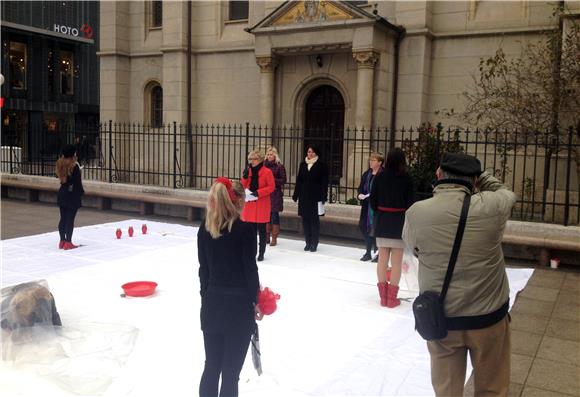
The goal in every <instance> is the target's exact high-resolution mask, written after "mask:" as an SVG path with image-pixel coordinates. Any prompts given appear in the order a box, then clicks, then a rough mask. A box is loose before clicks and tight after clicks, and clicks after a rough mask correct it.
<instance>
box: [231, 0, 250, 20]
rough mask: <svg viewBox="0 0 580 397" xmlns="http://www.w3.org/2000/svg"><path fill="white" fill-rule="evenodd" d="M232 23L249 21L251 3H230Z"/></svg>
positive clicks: (241, 1)
mask: <svg viewBox="0 0 580 397" xmlns="http://www.w3.org/2000/svg"><path fill="white" fill-rule="evenodd" d="M229 5H230V7H229V8H230V18H229V19H230V21H236V20H240V19H248V10H249V2H248V0H235V1H230V2H229Z"/></svg>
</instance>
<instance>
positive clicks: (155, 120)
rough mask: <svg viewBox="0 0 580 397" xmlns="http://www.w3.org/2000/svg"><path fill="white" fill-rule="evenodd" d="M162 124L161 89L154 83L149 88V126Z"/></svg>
mask: <svg viewBox="0 0 580 397" xmlns="http://www.w3.org/2000/svg"><path fill="white" fill-rule="evenodd" d="M162 125H163V89H162V88H161V87H160V86H158V85H156V86H154V87H153V88H152V89H151V126H152V127H156V128H157V127H161V126H162Z"/></svg>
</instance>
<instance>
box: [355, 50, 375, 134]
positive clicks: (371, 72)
mask: <svg viewBox="0 0 580 397" xmlns="http://www.w3.org/2000/svg"><path fill="white" fill-rule="evenodd" d="M352 56H353V57H354V59H355V60H356V62H357V66H358V69H357V87H356V113H355V125H356V128H363V127H364V129H365V130H368V129H370V128H371V127H372V126H371V123H372V115H373V91H374V87H373V82H374V76H375V64H376V63H377V61H378V60H379V54H378V53H377V52H375V51H373V50H365V51H354V52H353V54H352Z"/></svg>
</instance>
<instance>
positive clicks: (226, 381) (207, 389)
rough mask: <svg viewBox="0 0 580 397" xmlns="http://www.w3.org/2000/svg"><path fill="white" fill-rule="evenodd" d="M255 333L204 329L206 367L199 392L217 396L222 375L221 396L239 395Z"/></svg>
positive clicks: (203, 394) (202, 396)
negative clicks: (225, 332)
mask: <svg viewBox="0 0 580 397" xmlns="http://www.w3.org/2000/svg"><path fill="white" fill-rule="evenodd" d="M250 337H251V333H248V332H247V331H243V332H235V331H230V332H229V333H228V334H211V333H206V332H204V333H203V344H204V347H205V367H204V369H203V375H202V376H201V382H200V383H199V395H200V396H201V397H214V396H215V397H217V396H218V383H219V379H220V375H221V378H222V384H221V387H220V392H219V396H220V397H236V396H237V395H238V381H239V380H240V372H241V371H242V366H243V365H244V360H245V359H246V353H247V352H248V347H249V346H250Z"/></svg>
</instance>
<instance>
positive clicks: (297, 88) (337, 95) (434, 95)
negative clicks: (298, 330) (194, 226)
mask: <svg viewBox="0 0 580 397" xmlns="http://www.w3.org/2000/svg"><path fill="white" fill-rule="evenodd" d="M564 3H565V6H566V8H567V9H568V10H570V12H571V15H572V17H573V18H577V17H578V15H579V14H580V2H578V1H565V2H564ZM554 7H555V3H549V2H543V1H486V0H465V1H377V2H367V1H322V0H320V1H318V0H307V1H285V2H284V1H253V0H252V1H249V2H243V1H192V2H187V1H163V2H161V1H125V2H123V1H115V2H101V6H100V13H101V14H100V21H101V29H100V52H99V53H98V55H99V57H100V71H101V74H100V97H101V101H100V115H101V122H107V121H108V120H113V121H114V122H130V123H139V124H144V125H146V126H151V127H157V126H162V125H164V124H167V123H172V122H174V121H175V122H177V123H178V124H179V123H187V122H192V123H198V124H210V125H212V124H214V125H220V124H221V125H223V124H226V125H227V124H237V125H240V124H242V125H243V124H245V123H246V122H249V123H250V124H255V125H261V126H262V127H264V126H266V127H268V128H271V127H272V126H273V127H279V126H294V127H298V136H296V137H295V138H296V139H297V142H300V141H302V146H304V145H305V144H306V143H305V142H306V141H307V140H306V135H305V134H304V135H300V131H307V130H308V129H312V128H321V129H323V130H326V131H329V130H335V131H344V130H346V129H347V128H348V127H350V128H352V127H356V128H357V129H361V128H364V129H365V131H366V134H367V135H368V134H369V133H368V131H369V129H371V130H375V129H377V128H379V127H380V128H383V129H384V128H388V129H389V130H391V131H392V130H400V129H401V128H403V127H410V126H415V127H416V126H418V125H420V124H422V123H425V122H432V123H436V122H438V121H441V119H440V116H438V115H436V113H437V111H439V110H444V109H456V110H460V109H461V108H462V106H463V102H462V101H463V99H462V98H463V95H462V93H463V92H464V91H465V90H466V89H467V88H468V86H469V84H471V82H472V75H473V74H475V73H476V72H477V67H478V64H479V61H480V59H481V58H482V57H489V56H491V55H493V54H494V53H495V52H496V50H497V49H499V48H502V49H503V51H504V53H505V54H506V55H507V56H508V57H510V56H517V55H519V54H520V53H521V50H522V48H523V45H525V44H526V43H528V42H532V41H535V40H538V39H539V38H540V37H541V35H542V34H543V32H546V31H549V30H555V29H558V28H559V27H558V23H557V21H555V20H554V19H553V17H552V12H553V10H554ZM564 23H567V22H566V21H564ZM301 129H302V130H301ZM266 131H270V133H271V134H272V135H270V137H268V136H267V137H266V140H269V141H272V142H274V143H275V142H276V137H275V136H274V135H275V134H276V132H275V131H276V130H274V133H272V131H271V130H268V129H267V130H266ZM381 131H384V130H381ZM142 132H144V133H143V134H140V135H138V137H137V139H138V140H140V141H143V144H145V143H148V144H151V143H153V144H155V145H166V146H172V145H174V146H175V150H174V151H175V153H176V156H178V157H179V158H178V159H177V160H176V161H175V163H173V165H172V163H171V162H169V165H164V164H166V163H163V164H161V162H162V161H163V160H159V159H157V158H153V159H152V158H151V156H149V157H148V155H147V151H144V152H142V153H137V154H133V155H131V156H127V155H126V154H124V153H128V151H127V150H128V149H127V145H128V143H126V142H125V141H127V140H125V141H124V140H123V139H124V138H121V140H120V141H119V140H118V141H117V142H116V143H115V144H114V145H111V147H114V150H116V153H113V155H112V156H111V157H114V158H115V159H116V165H117V166H118V167H120V168H124V163H126V162H129V161H131V162H132V163H131V164H133V165H132V167H133V168H135V167H137V168H139V171H144V175H145V177H144V178H145V180H141V179H139V180H135V182H138V183H154V184H163V182H162V181H161V180H157V179H155V178H158V176H157V174H159V172H161V173H165V174H166V175H171V173H172V172H173V173H174V174H175V172H176V170H175V168H176V167H179V168H180V169H179V170H178V171H177V172H178V173H179V172H181V171H182V170H183V169H187V170H188V173H189V175H190V179H188V181H185V182H183V184H182V185H184V186H185V185H187V186H193V187H201V188H204V187H207V186H206V185H204V184H203V183H202V182H200V181H201V178H200V175H203V176H206V177H207V176H211V175H232V176H235V175H241V167H243V166H244V164H243V163H244V161H243V158H244V157H245V153H242V152H244V151H246V150H245V149H248V148H247V147H246V148H244V147H243V140H242V141H235V140H234V141H232V142H230V143H226V145H228V147H223V146H224V144H216V145H214V146H212V144H208V143H207V140H206V141H205V142H206V143H204V144H203V145H201V144H199V142H198V143H196V144H191V142H189V143H188V142H186V140H185V138H184V135H179V136H177V138H172V136H171V134H170V133H161V134H160V133H159V132H158V131H157V132H155V133H153V134H149V135H148V131H147V128H145V129H144V130H142ZM166 132H167V131H166ZM363 136H364V134H363ZM111 137H112V138H111V139H115V135H114V134H113V135H111ZM270 138H271V139H270ZM106 139H107V138H106V137H105V142H104V145H103V147H104V148H105V150H107V148H108V147H109V145H108V144H107V142H106ZM131 139H133V138H131ZM373 139H374V138H373V137H370V140H369V141H368V142H372V140H373ZM202 141H203V139H202ZM293 142H294V141H293ZM368 142H367V141H364V140H361V141H354V143H353V142H352V141H350V142H347V141H346V140H345V141H344V145H342V144H340V145H337V146H335V149H332V148H331V146H329V145H327V147H326V148H322V151H323V152H324V151H325V150H326V151H330V154H329V153H323V158H326V159H329V161H330V163H331V173H332V175H331V179H332V181H331V183H332V184H334V185H335V186H349V187H352V186H355V187H356V186H357V183H358V179H359V177H360V175H361V172H362V171H363V170H364V169H366V156H368V153H369V152H370V150H371V147H370V146H369V143H368ZM263 143H266V144H267V143H268V142H262V144H263ZM333 145H334V143H333ZM246 146H247V141H246ZM263 146H265V145H263ZM291 146H292V147H291ZM302 146H300V144H298V145H295V144H293V145H288V147H285V148H283V152H282V153H281V157H282V158H283V159H284V161H285V163H286V164H287V168H288V169H290V170H294V169H295V168H296V167H297V164H298V162H299V161H300V159H301V158H303V152H302V151H303V149H304V147H302ZM250 149H251V148H250ZM333 150H334V153H333ZM478 150H479V151H481V153H480V152H479V151H478V153H477V154H478V155H480V156H482V159H483V161H485V160H486V156H487V157H489V156H495V153H494V152H493V148H491V150H490V149H489V148H485V147H483V146H480V147H479V149H478ZM149 152H151V151H149ZM233 152H235V153H238V154H237V155H236V156H237V157H235V159H234V161H233V162H234V163H236V164H234V165H233V168H232V165H231V164H226V165H225V166H224V165H223V161H220V162H217V161H212V158H213V157H215V158H223V157H224V156H227V155H228V154H227V153H233ZM484 153H487V154H484ZM536 155H537V156H539V157H538V159H539V160H538V165H537V166H534V167H532V168H530V167H529V166H528V167H526V166H525V164H526V163H525V161H524V160H523V159H524V158H525V157H527V155H526V154H523V155H522V153H519V152H518V153H510V154H509V158H507V159H506V162H507V163H508V164H516V162H517V164H518V166H517V167H512V168H515V169H514V170H513V172H512V175H513V176H514V178H513V180H514V181H515V182H514V183H513V185H514V186H512V187H513V188H514V190H516V192H519V193H518V194H519V195H520V196H521V197H524V196H525V195H524V193H525V192H524V188H523V187H522V186H524V184H523V183H521V182H520V181H521V180H530V179H533V180H534V183H536V184H537V185H536V188H535V190H534V191H535V192H536V193H535V194H536V195H539V196H538V200H539V199H541V197H540V196H541V194H542V192H543V191H544V190H545V188H544V187H543V185H542V181H543V180H544V178H543V175H544V170H545V168H544V167H543V164H544V162H543V154H542V153H540V154H536ZM212 156H213V157H212ZM230 156H231V155H230ZM513 156H517V159H516V160H514V157H513ZM107 157H109V154H108V153H104V158H107ZM130 157H131V158H130ZM494 159H495V157H494ZM230 163H231V162H230ZM238 163H239V164H238ZM175 164H177V166H176V165H175ZM208 164H209V165H208ZM494 164H495V160H494ZM172 167H173V169H172ZM204 167H205V168H204ZM227 167H229V168H227ZM560 169H561V168H560ZM292 172H293V171H291V174H290V175H289V176H290V182H291V183H292V181H293V178H294V175H292ZM528 174H529V175H528ZM194 176H195V177H194ZM151 178H153V179H151ZM125 179H126V178H123V177H121V178H120V180H125ZM206 179H207V180H206V182H205V183H207V181H210V182H211V180H212V179H211V178H210V177H207V178H206ZM550 180H551V182H550V183H552V184H553V183H554V182H553V181H555V180H556V178H555V177H552V178H550ZM572 182H573V183H572V185H574V186H577V185H578V183H577V181H576V180H575V179H574V180H573V181H572ZM544 184H545V183H544ZM290 186H291V185H290ZM548 188H549V189H552V191H557V192H561V189H560V188H559V187H555V186H552V187H548ZM341 189H342V188H341ZM349 189H350V190H349ZM352 190H353V189H352V188H347V189H346V190H345V191H340V192H338V193H337V194H341V195H342V196H343V197H345V198H349V197H354V196H355V194H354V193H353V192H352ZM577 194H578V193H577V191H575V190H574V197H573V200H574V202H575V203H576V205H577V202H578V199H577ZM531 211H532V212H535V211H536V210H531ZM575 217H576V218H577V215H575Z"/></svg>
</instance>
